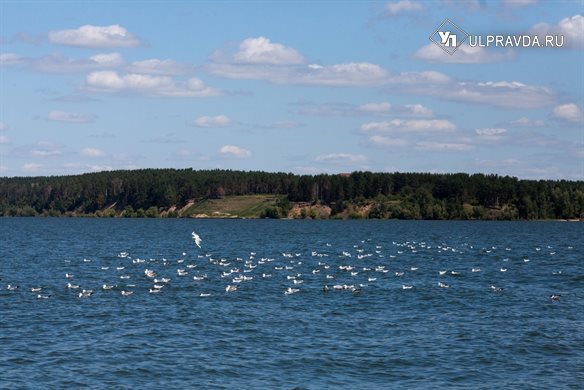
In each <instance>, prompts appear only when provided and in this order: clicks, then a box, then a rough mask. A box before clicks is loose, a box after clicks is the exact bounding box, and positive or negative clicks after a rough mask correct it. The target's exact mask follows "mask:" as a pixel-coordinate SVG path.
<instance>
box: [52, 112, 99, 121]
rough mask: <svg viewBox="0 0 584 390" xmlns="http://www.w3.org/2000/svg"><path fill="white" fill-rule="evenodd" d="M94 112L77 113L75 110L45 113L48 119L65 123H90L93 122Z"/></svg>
mask: <svg viewBox="0 0 584 390" xmlns="http://www.w3.org/2000/svg"><path fill="white" fill-rule="evenodd" d="M95 118H96V117H95V114H79V113H75V112H64V111H51V112H49V115H47V119H48V120H50V121H57V122H66V123H91V122H95Z"/></svg>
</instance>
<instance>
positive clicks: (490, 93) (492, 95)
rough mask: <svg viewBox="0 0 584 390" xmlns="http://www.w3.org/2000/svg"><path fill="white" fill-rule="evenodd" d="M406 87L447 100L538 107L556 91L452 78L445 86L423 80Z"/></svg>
mask: <svg viewBox="0 0 584 390" xmlns="http://www.w3.org/2000/svg"><path fill="white" fill-rule="evenodd" d="M406 91H407V92H409V93H414V94H423V95H430V96H438V97H440V98H442V99H446V100H452V101H459V102H465V103H476V104H489V105H493V106H497V107H505V108H510V107H518V108H537V107H542V106H545V105H548V104H550V103H552V102H553V101H554V100H555V94H554V93H553V92H552V91H551V90H549V89H548V88H546V87H540V86H537V85H526V84H523V83H520V82H517V81H511V82H508V81H496V82H494V81H487V82H476V81H469V82H454V83H450V84H448V85H444V86H440V85H433V84H426V85H416V86H411V87H407V89H406Z"/></svg>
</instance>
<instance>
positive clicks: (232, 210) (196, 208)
mask: <svg viewBox="0 0 584 390" xmlns="http://www.w3.org/2000/svg"><path fill="white" fill-rule="evenodd" d="M277 200H278V197H277V196H274V195H243V196H226V197H224V198H221V199H207V200H202V201H200V202H198V203H195V204H194V205H192V206H191V207H189V208H188V209H187V210H185V212H184V213H183V215H185V216H189V215H193V216H194V215H199V216H200V215H202V214H205V215H207V216H209V217H224V218H230V217H239V218H258V217H259V216H260V214H261V212H262V211H264V210H265V209H266V208H268V207H274V206H275V205H276V202H277Z"/></svg>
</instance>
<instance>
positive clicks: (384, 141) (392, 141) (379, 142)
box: [369, 135, 409, 147]
mask: <svg viewBox="0 0 584 390" xmlns="http://www.w3.org/2000/svg"><path fill="white" fill-rule="evenodd" d="M369 142H370V143H371V144H372V145H373V146H378V147H402V146H406V145H408V144H409V142H408V141H406V140H405V139H401V138H390V137H386V136H383V135H373V136H371V137H369Z"/></svg>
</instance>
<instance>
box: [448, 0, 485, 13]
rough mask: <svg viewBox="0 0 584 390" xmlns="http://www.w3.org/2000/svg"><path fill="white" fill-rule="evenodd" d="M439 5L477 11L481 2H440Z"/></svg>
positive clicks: (462, 0) (469, 0)
mask: <svg viewBox="0 0 584 390" xmlns="http://www.w3.org/2000/svg"><path fill="white" fill-rule="evenodd" d="M441 3H442V4H443V5H445V6H448V7H455V8H457V9H465V10H469V11H477V10H479V9H481V8H482V5H481V0H442V2H441Z"/></svg>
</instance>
